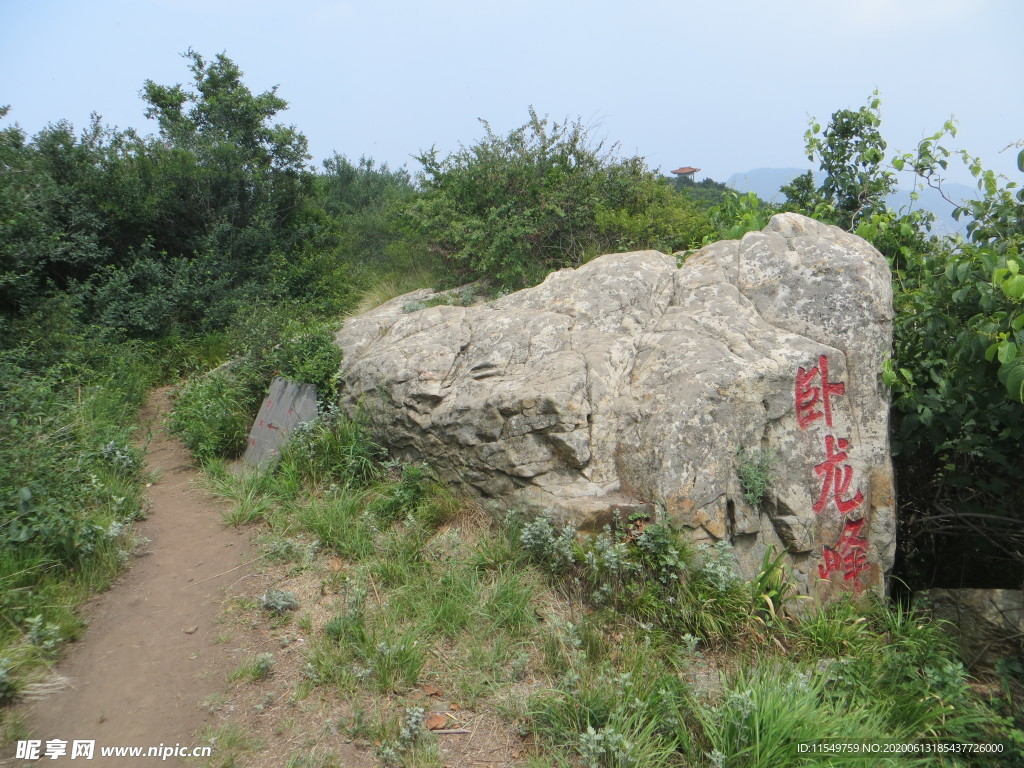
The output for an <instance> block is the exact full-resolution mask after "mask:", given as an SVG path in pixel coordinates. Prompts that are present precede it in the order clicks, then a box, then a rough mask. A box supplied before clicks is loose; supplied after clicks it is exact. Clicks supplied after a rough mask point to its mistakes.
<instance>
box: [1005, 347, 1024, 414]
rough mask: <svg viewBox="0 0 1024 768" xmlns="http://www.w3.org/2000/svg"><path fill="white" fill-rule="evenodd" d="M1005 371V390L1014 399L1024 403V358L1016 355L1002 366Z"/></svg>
mask: <svg viewBox="0 0 1024 768" xmlns="http://www.w3.org/2000/svg"><path fill="white" fill-rule="evenodd" d="M1003 371H1005V372H1006V391H1007V392H1008V393H1009V395H1010V397H1012V398H1013V399H1014V400H1017V401H1019V402H1022V403H1024V358H1021V357H1018V358H1016V359H1015V360H1012V361H1011V362H1009V363H1008V364H1007V365H1005V366H1003V368H1002V369H1001V370H1000V373H1003Z"/></svg>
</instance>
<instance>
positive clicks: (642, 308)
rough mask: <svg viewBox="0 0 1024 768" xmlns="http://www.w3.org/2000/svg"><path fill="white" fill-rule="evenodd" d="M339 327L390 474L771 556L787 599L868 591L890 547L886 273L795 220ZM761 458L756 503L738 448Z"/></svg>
mask: <svg viewBox="0 0 1024 768" xmlns="http://www.w3.org/2000/svg"><path fill="white" fill-rule="evenodd" d="M428 294H429V292H425V293H423V295H420V292H417V293H416V294H409V295H407V296H404V297H400V298H398V299H395V300H393V301H390V302H388V303H387V304H384V305H382V306H381V307H378V308H377V309H375V310H373V311H372V312H369V313H367V314H365V315H362V316H360V317H356V318H353V319H351V320H349V321H348V323H346V325H345V327H344V328H343V329H342V331H340V332H339V334H338V337H337V343H338V344H339V345H340V346H341V347H342V348H343V350H344V352H345V358H344V362H343V363H342V374H343V380H344V381H343V387H344V389H343V397H342V402H343V404H344V405H345V406H346V407H347V408H349V409H352V410H354V409H355V408H356V407H357V404H361V406H362V408H363V409H364V411H365V412H366V413H368V414H369V418H370V421H371V425H372V428H373V430H374V431H375V433H376V434H377V435H378V437H380V438H381V439H382V440H383V441H384V442H385V444H386V445H388V446H389V447H390V448H391V449H392V451H393V452H394V453H395V454H396V456H398V457H399V458H402V459H405V460H421V459H422V460H426V461H427V462H428V463H430V464H431V465H432V466H434V467H435V469H437V470H438V471H439V472H440V473H441V474H443V475H446V476H447V478H448V479H449V480H452V481H455V482H457V483H459V484H461V485H463V486H464V487H466V488H467V489H469V490H470V491H472V492H475V493H476V494H478V495H480V496H482V497H486V498H490V499H494V500H496V501H498V502H499V503H500V504H502V505H505V506H513V507H518V508H532V509H540V510H550V511H552V512H553V513H555V514H556V515H560V516H562V517H564V518H566V519H568V520H571V521H572V522H575V523H577V524H583V525H586V524H588V523H590V524H594V523H597V524H600V523H601V522H603V521H604V520H606V519H609V518H610V517H611V516H612V515H613V513H615V512H616V511H619V510H621V511H625V512H627V513H628V512H633V511H639V512H645V513H648V514H651V515H654V516H656V517H660V518H664V517H667V518H668V519H670V520H671V521H673V522H674V523H676V524H678V525H681V526H685V527H688V528H690V529H692V530H693V531H694V533H695V535H696V536H697V537H698V538H699V539H701V540H706V541H716V540H721V539H725V540H728V541H729V542H731V543H732V544H733V545H734V547H735V552H736V554H737V558H738V561H739V565H740V570H741V572H743V573H744V574H745V575H746V576H751V575H753V574H755V573H756V571H757V569H758V566H759V565H760V563H761V559H762V556H763V554H764V552H765V551H766V549H767V548H768V547H769V546H771V545H774V546H775V547H776V550H778V549H779V548H781V547H785V548H786V549H787V550H788V551H789V563H790V565H791V567H792V568H793V569H794V573H795V575H796V577H797V579H798V582H799V584H800V586H801V588H802V590H803V591H804V592H805V593H807V594H813V595H816V596H817V597H819V598H821V599H828V598H829V597H830V596H831V595H833V594H834V593H836V592H838V591H840V590H847V589H854V590H858V591H859V590H862V589H884V584H885V574H886V573H887V572H888V570H889V569H890V567H891V565H892V558H893V551H894V530H895V525H894V505H893V484H892V468H891V461H890V456H889V444H888V405H889V404H888V393H887V390H886V389H885V388H884V386H883V384H882V383H881V380H880V372H881V369H882V364H883V362H884V361H885V359H886V358H887V357H888V355H889V352H890V346H891V336H892V296H891V287H890V275H889V269H888V266H887V264H886V262H885V260H884V258H883V257H882V256H881V255H880V254H879V253H878V252H877V251H876V250H874V249H873V248H872V247H871V246H870V245H868V244H867V243H866V242H865V241H863V240H861V239H860V238H857V237H855V236H852V235H850V234H847V233H845V232H843V231H842V230H840V229H838V228H835V227H830V226H826V225H822V224H819V223H817V222H815V221H813V220H811V219H808V218H805V217H802V216H798V215H796V214H782V215H779V216H776V217H774V218H773V219H772V221H771V223H770V224H769V225H768V226H767V227H766V228H765V229H764V231H762V232H757V233H750V234H748V235H746V236H745V237H744V238H743V239H742V240H739V241H728V242H720V243H716V244H714V245H710V246H708V247H706V248H704V249H702V250H701V251H699V252H697V253H696V254H694V255H692V256H691V257H689V258H688V259H687V260H686V262H685V263H684V264H683V266H682V267H681V268H678V267H677V264H676V259H675V258H674V257H672V256H667V255H665V254H662V253H657V252H655V251H643V252H636V253H623V254H612V255H608V256H602V257H600V258H598V259H595V260H594V261H592V262H590V263H588V264H586V265H584V266H582V267H580V268H579V269H576V270H562V271H560V272H556V273H554V274H552V275H550V276H549V277H548V278H547V280H545V282H544V283H543V284H541V285H539V286H536V287H534V288H530V289H527V290H523V291H519V292H518V293H514V294H511V295H509V296H505V297H503V298H501V299H498V300H496V301H492V302H490V303H488V304H485V305H482V306H476V307H449V306H437V307H431V308H428V309H422V310H420V311H416V312H411V313H406V312H403V307H406V305H408V304H409V303H410V302H411V301H413V300H416V299H420V300H422V299H423V298H424V297H425V296H426V295H428ZM741 448H742V449H744V454H745V455H746V456H749V455H750V454H751V453H756V452H758V451H766V452H771V453H772V454H773V455H774V461H773V462H772V466H771V480H770V482H769V485H768V489H767V491H766V492H765V494H764V496H763V499H762V501H761V502H760V503H758V504H751V503H748V502H747V501H746V500H745V499H744V490H743V486H742V484H741V481H740V479H739V473H740V464H741V458H740V456H738V451H739V449H741Z"/></svg>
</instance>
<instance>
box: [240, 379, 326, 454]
mask: <svg viewBox="0 0 1024 768" xmlns="http://www.w3.org/2000/svg"><path fill="white" fill-rule="evenodd" d="M316 415H317V409H316V387H315V386H314V385H312V384H295V383H294V382H291V381H288V380H287V379H282V378H281V377H280V376H278V377H275V378H274V380H273V381H272V382H270V392H269V393H268V394H267V397H266V399H264V401H263V405H262V406H261V407H260V412H259V414H258V415H257V416H256V421H255V422H254V423H253V425H252V429H251V430H250V431H249V444H248V446H247V447H246V449H245V456H243V457H242V461H244V462H245V465H246V466H249V467H257V468H259V469H263V468H264V467H266V466H268V465H269V464H272V463H273V462H275V461H276V460H277V458H278V455H279V453H280V448H281V444H282V443H284V441H285V440H286V439H287V437H288V435H289V433H290V432H291V431H292V430H293V429H295V427H296V426H297V425H299V424H305V423H307V422H310V421H313V419H315V418H316Z"/></svg>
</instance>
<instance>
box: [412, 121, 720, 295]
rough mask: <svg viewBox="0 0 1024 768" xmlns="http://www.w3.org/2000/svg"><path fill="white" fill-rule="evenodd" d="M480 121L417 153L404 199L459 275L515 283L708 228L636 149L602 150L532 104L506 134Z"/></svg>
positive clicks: (691, 238) (667, 244)
mask: <svg viewBox="0 0 1024 768" xmlns="http://www.w3.org/2000/svg"><path fill="white" fill-rule="evenodd" d="M483 125H484V129H485V131H486V135H485V137H484V138H483V139H481V140H480V141H479V142H477V143H476V144H474V145H473V146H471V147H462V148H461V149H460V150H459V151H458V152H456V153H454V154H452V155H449V156H448V157H447V158H444V159H441V158H440V157H438V154H437V152H436V150H433V149H431V150H430V151H428V152H425V153H423V154H422V155H421V156H419V157H418V158H417V159H418V160H419V161H420V163H421V164H422V165H423V172H422V183H423V186H424V194H423V196H422V197H421V198H420V199H419V200H417V201H416V202H415V203H414V204H413V205H412V206H411V208H410V210H411V213H412V215H413V217H414V218H415V220H416V221H417V222H418V223H419V225H420V227H421V229H422V231H423V232H424V233H425V234H426V236H427V237H428V238H429V239H430V240H431V241H432V242H433V243H434V244H435V246H436V248H437V249H439V250H440V251H441V252H442V253H444V254H445V255H447V256H448V258H449V259H451V261H452V262H453V264H454V265H455V266H456V268H458V269H460V270H461V271H462V273H463V277H464V278H468V279H477V278H488V279H490V280H493V281H495V282H497V283H498V284H500V285H501V286H503V287H506V288H520V287H522V286H525V285H532V284H535V283H538V282H540V280H542V279H543V278H544V276H545V275H547V273H548V272H550V271H552V270H554V269H558V268H561V267H570V266H572V267H575V266H579V265H580V264H581V263H583V262H584V261H586V260H587V259H588V258H590V257H593V256H594V255H596V254H598V253H604V252H608V251H615V250H629V249H635V248H646V247H660V248H665V249H670V250H675V249H678V248H684V247H688V246H690V245H692V244H695V243H697V242H699V241H700V240H701V238H702V237H704V236H705V235H707V234H710V232H711V230H712V227H711V223H710V221H709V219H708V218H707V216H706V215H705V214H704V212H703V211H701V210H699V208H698V206H696V205H694V204H692V203H690V202H689V201H688V200H687V199H686V198H685V197H684V196H682V195H677V194H676V193H675V192H674V191H673V190H672V188H671V186H670V185H667V184H665V183H663V182H661V181H660V180H659V179H657V177H656V176H655V175H654V174H653V173H651V172H650V171H649V170H648V169H647V166H646V164H645V162H644V160H643V159H642V158H640V157H630V158H620V157H617V156H616V153H615V149H616V148H615V147H612V149H611V150H608V151H606V150H605V149H604V148H603V147H602V146H601V144H599V143H598V144H594V143H592V142H591V140H590V137H589V135H588V131H587V128H586V127H585V126H584V125H582V124H581V123H579V122H575V123H570V122H569V121H566V122H563V123H557V122H551V121H549V120H548V119H547V118H546V117H544V118H542V117H539V116H538V115H537V113H536V112H535V111H534V110H533V109H532V108H531V109H530V120H529V122H528V123H526V124H525V125H523V126H521V127H519V128H516V129H514V130H512V131H510V132H509V134H508V135H507V136H499V135H498V134H496V133H494V131H492V130H491V127H490V126H489V125H488V124H487V123H486V122H484V123H483Z"/></svg>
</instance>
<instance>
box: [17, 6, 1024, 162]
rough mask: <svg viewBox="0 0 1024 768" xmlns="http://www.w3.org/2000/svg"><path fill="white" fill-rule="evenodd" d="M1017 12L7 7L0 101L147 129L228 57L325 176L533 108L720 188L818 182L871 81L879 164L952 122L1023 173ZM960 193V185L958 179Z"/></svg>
mask: <svg viewBox="0 0 1024 768" xmlns="http://www.w3.org/2000/svg"><path fill="white" fill-rule="evenodd" d="M1022 28H1024V2H1021V0H817V2H812V1H810V0H774V2H754V1H753V0H701V1H700V2H692V1H691V0H634V2H632V3H629V4H627V3H626V2H604V1H603V0H587V1H586V2H584V1H582V0H581V1H577V0H519V2H510V1H509V0H505V2H500V3H496V2H487V0H441V1H433V0H415V1H414V0H390V1H388V0H378V1H377V2H372V1H370V0H362V1H361V2H357V1H356V0H292V2H265V0H0V72H2V73H3V74H2V76H0V105H2V104H10V105H11V112H10V114H9V116H8V118H7V119H6V121H5V124H10V123H11V122H12V121H13V122H17V123H18V124H20V125H21V127H22V128H23V129H25V130H26V131H28V132H29V133H34V132H36V131H37V130H39V129H40V128H42V127H43V126H45V125H46V124H47V123H50V122H54V121H57V120H60V119H68V120H70V121H71V122H73V123H74V124H75V125H76V127H81V126H84V125H85V123H86V122H87V121H88V118H89V114H90V113H91V112H98V113H99V114H100V115H102V117H103V120H104V122H105V123H107V124H110V125H116V126H118V127H122V128H124V127H128V126H132V127H135V128H137V129H139V130H140V131H142V132H144V133H151V132H153V131H155V124H153V123H152V122H150V121H147V120H146V119H145V117H144V114H143V113H144V105H143V102H142V101H141V99H140V98H139V91H140V89H141V87H142V84H143V82H144V81H145V80H146V79H152V80H154V81H156V82H158V83H161V84H165V85H171V84H174V83H179V82H180V83H183V84H187V83H188V82H189V80H190V73H189V72H188V70H187V65H186V62H185V60H184V59H182V58H181V53H182V52H183V51H185V50H186V49H187V48H189V47H192V48H194V49H195V50H197V51H198V52H199V53H201V54H203V55H204V56H206V57H207V58H210V57H212V56H213V55H214V54H216V53H219V52H225V53H227V55H228V56H229V57H231V58H232V59H233V60H234V61H235V62H236V63H237V64H238V65H239V66H240V67H241V69H242V70H243V72H245V82H246V84H247V85H248V86H249V87H250V88H251V89H252V90H254V91H262V90H265V89H268V88H270V87H272V86H274V85H278V86H279V94H280V95H281V96H282V97H283V98H285V99H286V100H287V101H288V102H289V104H290V108H289V109H288V111H287V112H285V113H282V114H281V115H279V118H280V121H281V122H286V123H292V124H294V125H296V126H297V127H298V128H299V129H300V130H302V132H303V133H305V135H306V136H307V137H308V139H309V144H310V149H311V151H312V153H313V155H314V156H315V157H316V160H317V163H319V161H320V160H322V159H323V158H324V157H326V156H329V155H330V154H331V153H332V152H334V151H338V152H340V153H342V154H345V155H348V156H349V157H351V158H358V157H359V156H360V155H370V156H373V157H374V158H376V159H377V160H379V161H386V162H388V163H390V164H391V165H393V166H394V165H403V164H405V165H408V167H409V168H410V170H413V171H415V170H417V169H418V164H417V163H416V162H415V161H414V160H413V159H412V155H414V154H416V153H417V152H419V151H420V150H423V149H426V148H428V147H430V146H431V145H434V144H436V145H437V146H438V148H439V149H441V150H442V151H450V150H453V149H456V148H457V147H458V145H459V144H460V143H472V142H473V141H474V140H476V139H477V138H479V137H480V136H481V135H482V133H483V129H482V127H481V126H480V124H479V123H478V122H477V118H484V119H486V120H488V121H489V122H490V124H491V125H492V127H493V128H494V129H495V130H496V131H498V132H500V133H505V132H507V131H508V130H510V129H511V128H514V127H516V126H518V125H521V124H522V123H524V122H526V120H527V109H528V107H529V106H530V105H533V106H534V107H536V109H537V111H538V112H540V113H541V114H545V113H546V114H548V115H550V116H551V117H552V118H558V119H562V118H565V117H570V118H577V117H579V118H582V119H583V121H584V122H586V123H588V124H591V125H593V126H594V131H593V135H594V136H595V137H596V138H605V139H608V140H610V141H618V142H620V144H621V148H622V151H623V152H627V153H630V154H633V153H636V154H640V155H643V156H644V157H646V158H647V159H648V162H649V163H650V165H651V166H652V167H655V168H660V169H661V170H662V171H664V172H667V171H669V170H671V169H673V168H676V167H678V166H680V165H693V166H697V167H699V168H701V169H702V171H701V173H700V174H699V175H698V178H703V177H705V176H710V177H712V178H715V179H718V180H725V179H726V178H728V176H729V175H731V174H733V173H736V172H741V171H746V170H750V169H753V168H758V167H789V166H800V167H808V166H809V163H808V162H807V160H806V158H805V157H804V154H803V133H804V131H805V129H806V127H807V122H808V118H809V117H810V116H816V117H817V118H819V119H820V120H822V121H823V122H824V121H826V120H827V118H828V117H829V115H830V114H831V113H832V112H834V111H835V110H837V109H842V108H854V109H856V108H858V107H859V106H861V105H863V104H864V103H865V102H866V101H867V99H868V97H869V95H870V94H871V92H872V91H873V90H874V89H875V88H878V89H879V90H880V91H881V96H882V118H883V134H884V135H885V136H886V138H887V140H888V142H889V147H890V149H891V150H895V149H899V150H902V151H910V150H911V149H913V148H914V146H916V143H917V141H918V140H919V139H920V138H922V137H923V136H925V135H927V134H930V133H933V132H935V131H937V130H939V128H941V126H942V124H943V122H944V121H945V120H947V119H948V118H949V117H950V116H955V117H956V118H957V119H958V121H959V126H960V134H959V137H958V140H957V141H958V144H959V146H962V147H964V148H966V149H968V150H969V151H971V152H972V153H973V154H975V155H980V156H981V158H982V159H983V161H984V162H985V164H986V165H987V167H991V168H994V169H996V170H999V171H1001V172H1003V173H1006V174H1008V175H1012V178H1014V179H1017V180H1020V178H1021V174H1019V173H1018V172H1017V171H1016V164H1015V157H1016V154H1017V150H1011V151H1007V152H1002V153H1001V152H1000V151H1001V150H1002V149H1003V148H1004V147H1006V146H1007V145H1008V144H1011V143H1013V142H1017V141H1021V140H1024V98H1022V96H1024V86H1022V84H1024V56H1022V55H1021V50H1020V37H1019V36H1020V31H1021V29H1022ZM950 176H951V178H953V179H954V180H957V181H965V182H966V181H969V178H970V177H969V176H968V175H967V173H966V171H962V170H960V169H959V168H957V169H955V170H953V171H952V172H951V174H950Z"/></svg>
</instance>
